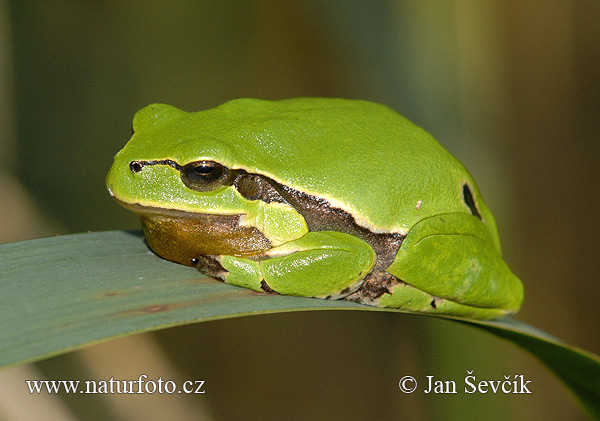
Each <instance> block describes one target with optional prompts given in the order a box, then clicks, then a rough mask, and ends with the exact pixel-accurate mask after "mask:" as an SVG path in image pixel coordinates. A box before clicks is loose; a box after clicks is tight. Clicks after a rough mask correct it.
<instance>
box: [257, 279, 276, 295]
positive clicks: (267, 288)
mask: <svg viewBox="0 0 600 421" xmlns="http://www.w3.org/2000/svg"><path fill="white" fill-rule="evenodd" d="M260 289H262V290H263V291H264V292H271V293H273V292H275V290H274V289H273V288H271V287H270V286H269V285H268V284H267V281H265V280H264V279H263V280H262V281H260Z"/></svg>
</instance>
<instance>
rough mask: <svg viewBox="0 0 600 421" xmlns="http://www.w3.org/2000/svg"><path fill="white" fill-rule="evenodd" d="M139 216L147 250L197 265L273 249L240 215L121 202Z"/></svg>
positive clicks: (170, 258)
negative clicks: (215, 257)
mask: <svg viewBox="0 0 600 421" xmlns="http://www.w3.org/2000/svg"><path fill="white" fill-rule="evenodd" d="M121 204H122V205H123V206H125V207H126V208H128V209H130V210H132V211H134V212H135V213H137V214H138V215H139V216H140V221H141V223H142V229H143V230H144V235H145V237H146V241H147V243H148V245H149V246H150V248H151V249H152V250H153V251H154V252H155V253H156V254H158V255H159V256H161V257H162V258H164V259H167V260H171V261H173V262H177V263H181V264H183V265H187V266H196V265H197V259H198V257H199V256H202V255H234V256H240V257H246V256H248V257H249V256H256V255H260V254H262V253H263V252H264V251H266V250H268V249H270V248H271V247H272V245H271V242H270V241H269V239H268V238H266V237H265V236H264V235H263V234H262V233H261V232H260V231H259V230H258V229H257V228H255V227H252V226H246V225H241V224H240V219H241V217H242V215H213V214H202V213H193V212H186V211H180V210H175V209H160V208H153V207H147V206H141V205H137V204H126V203H121Z"/></svg>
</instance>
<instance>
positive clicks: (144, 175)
mask: <svg viewBox="0 0 600 421" xmlns="http://www.w3.org/2000/svg"><path fill="white" fill-rule="evenodd" d="M192 117H193V116H192V114H191V113H187V112H184V111H182V110H179V109H177V108H175V107H172V106H169V105H164V104H154V105H150V106H147V107H146V108H144V109H142V110H140V111H139V112H138V113H137V114H136V115H135V118H134V121H133V130H134V133H133V136H132V138H131V140H130V141H129V142H128V143H127V145H126V146H125V147H124V148H123V149H122V150H121V151H119V152H118V153H117V154H116V155H115V158H114V163H113V165H112V167H111V169H110V171H109V173H108V176H107V179H106V184H107V187H108V190H109V192H110V194H111V195H112V196H113V197H114V198H115V199H116V200H117V201H118V202H119V203H120V204H121V205H123V206H125V207H126V208H128V209H130V210H132V211H134V212H135V213H137V214H139V215H140V218H141V220H142V226H143V228H144V231H145V233H146V238H147V240H148V242H149V244H150V246H151V248H152V249H154V250H155V251H156V252H157V253H158V254H159V255H161V256H163V257H165V258H167V259H169V260H174V261H177V262H180V263H183V264H188V265H193V264H194V261H193V260H194V258H195V257H196V256H198V255H203V254H237V255H244V254H254V253H256V252H257V251H258V252H260V251H262V250H265V249H267V248H268V247H270V242H269V240H268V239H267V238H266V237H265V236H264V235H263V234H262V233H261V232H260V231H259V230H258V229H256V228H255V227H252V226H248V225H244V223H243V222H242V220H243V218H244V216H245V215H246V214H247V213H248V211H249V205H248V204H249V200H248V199H246V198H244V197H243V196H242V195H240V194H239V192H238V191H237V190H236V189H235V188H234V187H233V186H232V183H233V181H234V180H235V179H236V177H237V176H238V175H239V174H240V172H243V170H240V169H238V168H234V167H235V165H234V164H233V163H234V162H235V156H234V151H232V150H231V149H232V148H230V147H229V146H228V144H227V143H226V142H222V141H220V139H219V138H218V136H219V130H220V129H222V128H218V127H212V128H211V127H205V126H203V125H202V124H203V122H202V120H199V119H197V118H192ZM209 120H210V121H212V120H213V119H209ZM207 124H209V123H207ZM211 136H213V137H211ZM214 136H217V137H214ZM182 253H183V254H184V255H183V254H182Z"/></svg>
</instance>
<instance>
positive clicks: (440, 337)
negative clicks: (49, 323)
mask: <svg viewBox="0 0 600 421" xmlns="http://www.w3.org/2000/svg"><path fill="white" fill-rule="evenodd" d="M599 21H600V8H599V7H598V3H597V1H596V0H587V1H585V0H581V1H567V0H564V1H563V0H557V1H552V2H548V1H543V0H537V1H535V0H525V1H523V0H488V1H479V0H407V1H400V0H388V1H385V0H378V1H364V0H362V1H361V0H304V1H275V0H255V1H243V0H204V1H190V0H171V1H168V2H158V1H148V0H145V1H142V0H128V1H117V0H100V1H98V0H94V1H91V0H89V1H83V0H54V1H51V2H50V1H39V0H12V1H7V0H0V133H1V135H0V156H1V157H2V165H1V166H0V218H1V219H0V221H2V222H0V242H3V243H5V242H12V241H20V240H24V239H30V238H37V237H43V236H52V235H56V234H69V233H76V232H83V231H97V230H112V229H134V228H135V229H137V228H138V227H139V225H138V221H137V219H136V217H135V216H134V215H133V214H130V213H128V212H127V211H126V210H124V209H123V208H121V207H119V206H118V205H116V204H115V203H113V201H112V200H111V199H110V197H109V196H108V194H107V192H106V191H105V186H104V177H105V175H106V172H107V171H108V168H109V167H110V165H111V162H112V156H113V155H114V154H115V153H116V152H117V151H118V150H119V149H120V148H121V147H123V145H124V144H125V143H126V141H127V140H128V137H129V135H130V134H131V120H132V117H133V115H134V113H135V112H136V111H137V110H138V109H140V108H142V107H143V106H145V105H147V104H150V103H153V102H165V103H169V104H172V105H175V106H178V107H180V108H183V109H185V110H188V111H198V110H202V109H206V108H211V107H214V106H217V105H219V104H221V103H222V102H225V101H227V100H229V99H233V98H238V97H259V98H265V99H279V98H287V97H294V96H334V97H348V98H362V99H368V100H373V101H377V102H381V103H384V104H387V105H389V106H391V107H392V108H394V109H396V110H397V111H399V112H400V113H402V114H404V115H405V116H406V117H408V118H409V119H411V120H413V121H414V122H415V123H417V124H419V125H420V126H422V127H423V128H425V129H426V130H428V131H430V132H431V133H432V134H433V135H434V136H435V137H436V138H437V139H438V140H439V141H440V143H441V144H442V145H443V146H445V147H446V148H447V149H448V150H450V151H451V152H452V153H453V154H454V155H456V156H457V157H458V158H459V159H460V160H461V161H462V162H463V163H464V164H465V165H466V167H467V168H468V169H469V170H470V171H471V173H472V174H473V176H474V178H475V179H476V180H477V182H478V185H479V187H480V189H481V191H482V194H483V195H484V198H485V200H486V202H487V203H488V205H489V206H490V207H491V209H492V211H493V212H494V214H495V216H496V219H497V222H498V226H499V229H500V235H501V238H502V240H503V248H504V256H505V259H506V260H507V262H508V263H509V266H510V267H511V268H512V269H513V271H514V272H515V273H516V274H518V275H519V276H520V277H521V278H522V280H523V281H524V284H525V291H526V298H525V303H524V307H523V309H522V311H521V312H520V313H519V315H518V318H519V319H521V320H523V321H525V322H527V323H530V324H532V325H534V326H537V327H539V328H541V329H543V330H545V331H547V332H549V333H551V334H554V335H556V336H558V337H560V338H562V339H564V340H566V341H567V342H569V343H571V344H574V345H577V346H580V347H582V348H585V349H587V350H590V351H593V352H595V353H600V329H598V327H599V326H600V314H599V313H600V312H599V311H598V302H599V301H600V284H599V282H598V281H599V270H598V258H599V257H600V255H599V252H600V244H599V238H600V235H599V234H600V223H599V218H598V216H599V214H600V213H599V206H598V205H599V195H598V190H597V189H598V187H597V186H598V183H599V181H600V180H599V173H600V172H599V169H600V168H599V160H598V157H599V152H600V151H599V145H600V142H599V134H600V119H599V118H598V115H599V112H600V84H599V83H598V81H599V80H600V48H599V43H600V25H598V22H599ZM73 287H74V288H76V287H77V286H76V285H74V286H73ZM466 370H474V371H475V375H476V376H477V378H478V379H486V378H487V379H494V380H495V379H502V376H503V375H514V374H523V375H524V377H525V378H526V379H528V380H531V381H532V383H531V390H532V392H533V393H532V394H530V395H479V394H478V395H464V394H462V393H459V394H457V395H436V396H432V395H426V394H424V393H418V392H416V393H413V394H410V395H405V394H402V393H401V392H400V391H399V389H398V386H397V384H398V380H399V379H400V378H401V377H403V376H405V375H413V376H415V377H417V378H418V379H420V378H422V379H424V378H425V376H427V375H434V376H436V378H438V379H443V380H455V381H457V383H459V384H460V383H461V382H462V379H464V377H465V376H466V375H467V373H466ZM140 374H146V375H148V376H149V378H150V379H152V378H154V379H158V377H161V376H162V378H163V379H174V380H189V379H191V380H204V381H206V383H205V389H206V394H204V395H196V396H183V395H177V396H175V395H158V394H155V395H136V396H132V395H77V396H74V395H64V396H63V395H59V396H56V395H39V396H38V395H35V396H33V395H29V394H28V393H27V391H26V386H25V383H24V380H25V379H35V378H39V379H75V380H82V381H83V380H87V379H96V380H102V379H104V380H107V379H109V378H110V377H114V378H115V379H137V377H138V376H139V375H140ZM40 414H43V417H44V419H86V420H95V419H98V420H100V419H103V420H104V419H157V418H158V417H167V416H168V417H169V418H176V419H214V420H223V419H239V418H242V419H262V418H265V417H283V418H286V419H305V418H308V417H318V418H325V419H328V418H334V417H335V418H340V419H371V418H375V417H377V418H378V419H398V418H399V417H400V416H402V417H406V418H409V417H410V418H411V419H429V418H433V417H442V418H443V419H454V418H458V417H461V419H479V418H481V416H482V415H485V417H486V418H487V419H515V418H518V419H525V418H531V417H534V416H535V418H540V419H563V420H569V419H581V418H582V412H581V410H580V408H579V406H578V403H577V402H576V400H575V399H574V398H573V396H572V395H571V394H570V392H569V391H568V390H567V389H566V388H565V387H563V385H562V384H561V383H560V382H559V381H558V380H557V379H556V378H555V377H554V376H553V375H552V374H550V372H549V371H548V370H547V369H546V368H545V367H544V366H542V365H541V364H540V363H538V362H537V360H535V359H534V358H533V357H531V356H529V355H528V354H525V352H523V351H521V350H520V349H517V348H516V347H514V346H513V345H512V344H509V343H506V342H503V341H501V340H499V339H496V338H494V337H492V336H490V335H488V334H485V333H482V332H479V331H475V330H473V329H472V328H469V327H467V326H459V325H457V324H455V323H449V322H446V321H442V320H435V319H429V318H425V317H419V316H398V315H396V314H369V313H366V312H332V311H328V312H310V313H295V314H279V315H268V316H256V317H245V318H238V319H232V320H223V321H215V322H210V323H202V324H198V325H190V326H184V327H178V328H174V329H168V330H164V331H162V332H158V333H155V334H152V335H138V336H134V337H131V338H125V339H120V340H115V341H111V342H108V343H104V344H100V345H96V346H93V347H90V348H87V349H85V350H81V351H77V352H73V353H70V354H67V355H64V356H61V357H56V358H53V359H50V360H47V361H43V362H41V363H38V364H35V365H30V366H26V367H17V368H13V369H10V370H6V371H3V372H0V419H36V418H39V415H40Z"/></svg>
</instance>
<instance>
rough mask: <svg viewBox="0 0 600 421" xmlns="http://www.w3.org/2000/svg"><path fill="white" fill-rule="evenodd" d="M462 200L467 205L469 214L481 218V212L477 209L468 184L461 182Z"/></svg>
mask: <svg viewBox="0 0 600 421" xmlns="http://www.w3.org/2000/svg"><path fill="white" fill-rule="evenodd" d="M463 200H464V202H465V204H466V205H467V206H468V207H469V210H470V211H471V215H474V216H476V217H478V218H479V219H481V214H480V213H479V210H477V206H476V205H475V199H474V198H473V192H472V191H471V188H470V187H469V185H468V184H463Z"/></svg>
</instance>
